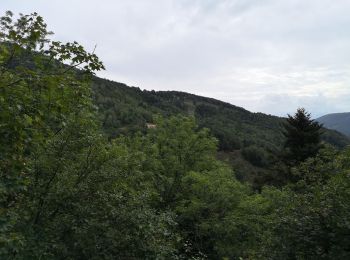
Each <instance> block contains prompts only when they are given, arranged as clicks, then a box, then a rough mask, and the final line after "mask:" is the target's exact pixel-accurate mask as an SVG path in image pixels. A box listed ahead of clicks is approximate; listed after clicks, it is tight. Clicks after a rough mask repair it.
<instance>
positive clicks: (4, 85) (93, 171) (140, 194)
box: [0, 12, 350, 259]
mask: <svg viewBox="0 0 350 260" xmlns="http://www.w3.org/2000/svg"><path fill="white" fill-rule="evenodd" d="M0 26H1V33H0V38H1V39H0V42H1V44H0V48H1V52H0V135H1V136H2V137H5V138H1V139H0V231H1V232H0V258H1V259H347V258H349V257H350V255H349V243H348V237H349V233H350V226H349V223H350V219H349V218H350V214H349V212H350V208H349V207H350V206H349V205H350V179H349V170H350V150H349V149H347V150H344V151H341V152H340V151H338V150H336V149H334V148H332V147H330V146H327V145H325V146H324V147H323V148H322V149H321V150H317V152H318V153H317V154H316V150H315V149H311V148H314V147H315V146H314V145H316V144H318V141H319V140H318V138H316V137H315V136H313V134H315V133H317V132H318V130H319V126H318V125H316V124H313V123H312V122H310V120H309V117H308V115H307V114H305V113H304V112H305V111H300V113H301V114H303V115H304V117H302V119H303V120H301V121H300V120H299V121H298V120H297V119H298V118H299V117H296V118H289V122H290V123H292V125H294V126H299V125H298V124H295V123H298V122H302V124H301V126H302V127H301V128H300V129H301V130H305V129H306V130H305V131H306V133H304V132H303V131H301V130H300V129H299V128H290V127H289V128H288V129H289V130H290V131H289V132H290V133H292V135H291V136H292V137H293V138H294V137H298V136H300V132H302V133H303V134H302V136H303V138H304V139H303V140H304V142H306V144H310V146H309V145H308V146H307V149H304V148H300V147H299V146H297V148H298V149H299V148H300V149H299V150H298V149H295V150H293V149H291V150H292V151H294V152H296V151H307V152H308V153H305V154H307V155H308V156H307V157H308V158H307V159H306V158H304V157H303V162H302V163H300V164H299V165H297V166H295V167H292V168H287V165H285V164H282V162H280V161H278V160H275V159H276V157H277V155H276V153H277V152H278V151H279V149H280V148H281V143H282V140H283V137H282V135H281V134H280V132H279V131H278V130H279V129H280V126H279V123H280V122H281V120H282V119H279V118H276V117H272V116H270V117H268V116H266V115H263V114H252V113H250V112H248V111H245V110H243V109H241V108H237V107H234V106H232V105H229V104H225V103H222V102H219V101H216V100H211V99H207V98H201V97H197V96H194V95H189V94H186V93H178V92H157V93H156V92H154V91H153V92H148V91H141V90H140V89H137V88H129V87H127V86H124V85H118V86H117V87H116V85H115V83H113V82H109V81H105V80H101V79H97V78H93V79H94V84H93V89H94V91H92V89H91V82H90V80H91V78H92V77H91V75H92V73H93V71H95V70H99V69H103V65H102V63H101V62H100V61H99V60H98V58H97V57H96V55H94V54H93V53H88V52H86V51H85V50H84V49H83V48H82V47H81V46H80V45H79V44H78V43H76V42H74V43H67V44H62V43H60V42H53V41H51V40H50V39H49V38H48V36H49V35H50V32H49V31H47V29H46V24H45V23H44V21H43V19H42V18H41V17H40V16H38V15H37V14H35V13H34V14H32V15H21V16H20V17H19V18H18V19H17V20H15V21H13V15H12V13H11V12H8V13H7V14H6V15H5V16H4V17H2V18H0ZM94 102H95V104H97V105H98V107H99V111H96V107H95V105H94ZM155 114H160V115H163V116H154V115H155ZM175 114H177V116H173V115H175ZM179 114H180V115H179ZM188 115H192V117H188ZM301 116H302V115H301ZM195 117H196V119H195ZM299 119H300V118H299ZM100 120H101V121H100ZM151 122H152V123H153V124H154V125H153V126H152V127H151V128H150V129H146V127H145V126H146V123H151ZM196 122H198V125H197V123H196ZM310 124H311V126H310ZM204 126H207V127H208V128H210V129H211V131H212V132H213V133H214V135H215V136H216V137H218V138H219V140H217V139H216V138H214V137H212V136H211V134H210V130H209V129H208V128H205V127H204ZM105 133H107V135H105ZM309 133H312V134H309ZM122 134H124V135H122ZM331 136H333V135H331ZM293 138H291V139H290V140H292V141H293V140H296V142H292V141H288V144H289V145H290V144H298V145H299V143H300V140H299V139H298V138H294V139H293ZM335 140H338V139H337V137H336V138H335ZM316 141H317V142H316ZM345 143H346V142H345ZM345 143H344V144H345ZM217 147H220V148H221V149H222V150H224V152H221V155H222V154H225V155H227V154H229V155H230V156H236V157H239V158H241V157H242V156H243V157H244V158H245V159H246V160H248V161H250V163H251V164H249V166H250V168H247V167H245V166H247V164H246V163H245V165H244V167H242V168H240V170H242V169H248V170H250V169H255V168H256V169H262V170H263V174H262V176H263V178H265V179H263V178H262V179H263V180H262V181H261V183H260V184H259V187H258V190H259V191H260V192H254V191H253V190H252V189H251V187H250V186H249V185H248V184H245V183H242V182H239V181H238V180H237V179H236V178H235V172H234V171H232V168H231V167H230V165H227V164H225V163H223V162H222V161H219V160H218V159H217V155H218V153H217ZM310 147H311V148H310ZM237 149H241V151H238V150H237ZM305 154H303V156H304V155H305ZM310 156H311V157H310ZM222 157H223V158H225V156H222ZM297 159H299V157H298V158H297ZM285 172H287V173H288V174H290V175H289V176H287V177H291V176H292V177H293V178H294V179H295V180H296V181H295V182H294V183H292V184H289V185H286V186H284V187H282V188H275V187H268V186H266V185H265V186H264V184H265V183H269V184H273V185H275V186H279V185H280V184H281V183H283V184H285V182H283V178H284V177H285V176H284V175H283V174H284V173H285ZM244 173H245V172H243V174H244ZM266 173H269V174H271V175H270V176H268V175H267V174H266ZM276 173H280V175H279V178H280V179H278V178H277V177H276V175H274V174H276ZM240 174H242V173H240ZM281 176H282V178H281ZM269 177H271V180H267V178H269ZM281 186H282V185H281Z"/></svg>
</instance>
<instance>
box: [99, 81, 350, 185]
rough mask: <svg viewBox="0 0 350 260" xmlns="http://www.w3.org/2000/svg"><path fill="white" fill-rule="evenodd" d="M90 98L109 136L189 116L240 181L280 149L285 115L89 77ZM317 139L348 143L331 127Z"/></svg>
mask: <svg viewBox="0 0 350 260" xmlns="http://www.w3.org/2000/svg"><path fill="white" fill-rule="evenodd" d="M93 91H94V101H95V104H96V105H97V106H98V108H99V115H100V119H101V121H102V123H103V128H104V130H105V132H106V133H107V134H108V135H109V136H111V137H115V136H118V135H120V134H130V133H135V132H137V131H145V130H146V128H147V123H154V119H155V117H156V116H157V115H162V116H165V117H168V116H170V115H179V114H180V115H184V116H193V117H194V118H196V120H197V123H198V125H199V126H200V127H205V128H208V129H210V132H211V133H212V134H213V135H214V136H215V137H216V138H217V139H218V140H219V147H218V148H219V151H220V153H219V158H221V159H223V160H225V161H228V162H229V163H230V164H232V165H233V166H234V168H235V170H236V175H237V177H239V178H240V179H244V180H250V181H251V180H252V179H253V178H255V177H256V175H264V174H265V173H266V171H269V168H271V167H270V166H271V164H272V163H274V162H275V161H276V160H278V157H279V156H280V154H281V150H282V148H283V143H284V136H283V134H282V129H283V127H282V125H283V122H285V118H281V117H277V116H272V115H266V114H263V113H252V112H249V111H247V110H245V109H244V108H241V107H237V106H234V105H232V104H228V103H225V102H222V101H219V100H215V99H212V98H206V97H201V96H196V95H193V94H189V93H184V92H176V91H147V90H141V89H140V88H136V87H129V86H127V85H125V84H122V83H118V82H113V81H110V80H106V79H101V78H97V77H94V78H93ZM322 139H323V140H324V141H325V142H327V143H330V144H332V145H334V146H336V147H338V148H343V147H345V146H346V145H348V144H350V141H349V139H348V138H347V137H345V136H344V135H342V134H340V133H339V132H337V131H334V130H329V129H323V135H322Z"/></svg>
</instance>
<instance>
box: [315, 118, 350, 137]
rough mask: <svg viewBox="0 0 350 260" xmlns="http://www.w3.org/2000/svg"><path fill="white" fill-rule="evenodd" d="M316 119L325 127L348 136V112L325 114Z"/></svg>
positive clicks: (349, 124) (349, 133)
mask: <svg viewBox="0 0 350 260" xmlns="http://www.w3.org/2000/svg"><path fill="white" fill-rule="evenodd" d="M316 120H317V121H318V122H320V123H322V124H323V125H324V126H325V127H326V128H329V129H334V130H337V131H338V132H340V133H343V134H345V135H347V136H349V137H350V112H347V113H333V114H327V115H324V116H321V117H319V118H317V119H316Z"/></svg>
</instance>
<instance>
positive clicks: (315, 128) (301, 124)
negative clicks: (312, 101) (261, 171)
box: [283, 108, 322, 164]
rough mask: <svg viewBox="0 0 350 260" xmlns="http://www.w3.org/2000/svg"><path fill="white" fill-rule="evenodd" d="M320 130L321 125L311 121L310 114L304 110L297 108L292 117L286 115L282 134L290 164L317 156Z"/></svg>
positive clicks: (319, 145) (319, 144)
mask: <svg viewBox="0 0 350 260" xmlns="http://www.w3.org/2000/svg"><path fill="white" fill-rule="evenodd" d="M321 128H322V125H320V124H319V123H317V122H316V121H314V120H311V115H310V113H307V112H306V111H305V109H304V108H299V109H298V110H297V112H296V113H295V115H294V116H290V115H288V118H287V123H285V124H284V132H283V134H284V136H285V137H286V142H285V145H284V148H285V149H286V158H287V160H288V161H289V162H290V163H292V164H294V163H298V162H302V161H305V160H306V159H307V158H309V157H313V156H315V155H316V154H317V152H318V150H319V149H320V147H321V131H320V129H321Z"/></svg>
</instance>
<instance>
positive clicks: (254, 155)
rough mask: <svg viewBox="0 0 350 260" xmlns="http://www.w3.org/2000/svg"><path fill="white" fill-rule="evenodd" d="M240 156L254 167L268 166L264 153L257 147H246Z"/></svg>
mask: <svg viewBox="0 0 350 260" xmlns="http://www.w3.org/2000/svg"><path fill="white" fill-rule="evenodd" d="M242 155H243V156H244V158H245V159H246V160H248V161H249V162H251V163H252V164H253V165H255V166H266V165H267V164H268V158H267V155H266V152H265V151H264V150H263V149H261V148H259V147H256V146H248V147H246V148H244V149H243V150H242Z"/></svg>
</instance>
